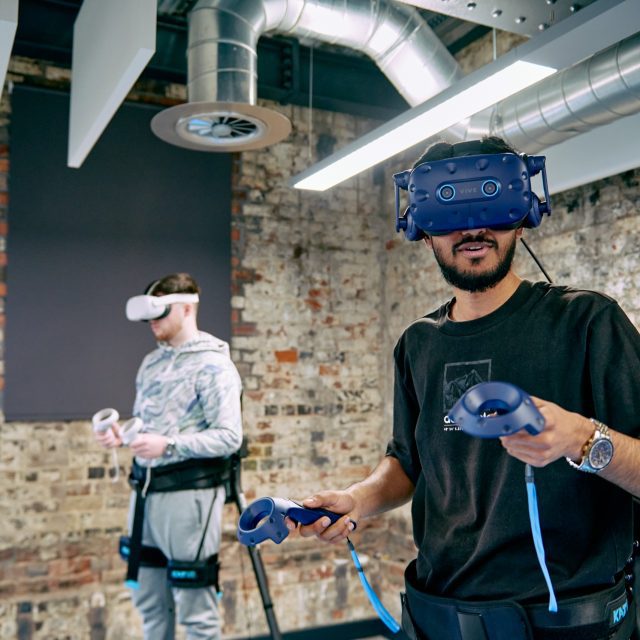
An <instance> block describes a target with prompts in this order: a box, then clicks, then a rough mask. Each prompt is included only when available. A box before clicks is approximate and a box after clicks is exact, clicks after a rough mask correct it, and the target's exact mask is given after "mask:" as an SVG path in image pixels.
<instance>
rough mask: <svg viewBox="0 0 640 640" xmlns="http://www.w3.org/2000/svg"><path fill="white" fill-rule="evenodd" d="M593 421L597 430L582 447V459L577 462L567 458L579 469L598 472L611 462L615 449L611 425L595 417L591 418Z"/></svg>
mask: <svg viewBox="0 0 640 640" xmlns="http://www.w3.org/2000/svg"><path fill="white" fill-rule="evenodd" d="M591 422H593V424H594V425H595V430H594V432H593V435H592V436H591V438H589V440H588V441H587V442H586V444H585V445H584V447H583V448H582V460H581V461H580V463H579V464H576V463H575V462H574V461H573V460H571V459H570V458H567V462H568V463H569V464H570V465H571V466H572V467H573V468H574V469H578V471H586V472H587V473H598V472H600V471H602V470H603V469H604V468H605V467H606V466H607V465H608V464H609V463H610V462H611V459H612V458H613V451H614V449H613V442H612V441H611V436H610V435H609V427H607V425H606V424H602V422H600V421H599V420H596V419H594V418H591Z"/></svg>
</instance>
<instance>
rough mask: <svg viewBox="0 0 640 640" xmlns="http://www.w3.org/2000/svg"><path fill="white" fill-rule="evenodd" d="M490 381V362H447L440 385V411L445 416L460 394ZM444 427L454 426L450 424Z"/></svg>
mask: <svg viewBox="0 0 640 640" xmlns="http://www.w3.org/2000/svg"><path fill="white" fill-rule="evenodd" d="M490 380H491V360H476V361H474V362H448V363H447V364H445V365H444V380H443V385H442V410H443V412H444V414H445V417H446V414H447V413H448V411H449V409H451V407H453V405H454V404H455V403H456V402H457V401H458V399H459V398H460V397H461V396H462V394H463V393H464V392H465V391H466V390H467V389H470V388H471V387H473V386H474V385H476V384H478V383H480V382H489V381H490ZM445 426H450V427H452V426H455V425H453V424H452V423H451V422H450V423H449V424H448V425H445Z"/></svg>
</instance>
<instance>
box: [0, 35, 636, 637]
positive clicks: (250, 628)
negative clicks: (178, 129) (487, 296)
mask: <svg viewBox="0 0 640 640" xmlns="http://www.w3.org/2000/svg"><path fill="white" fill-rule="evenodd" d="M499 42H500V41H499ZM487 46H488V45H487V42H485V46H484V48H483V49H482V51H483V52H484V53H483V55H486V47H487ZM478 55H479V54H478ZM473 56H476V53H473ZM478 59H479V58H478V57H474V58H473V61H472V62H466V63H465V64H466V65H467V67H469V68H471V67H472V66H474V65H475V66H477V65H478V64H479V63H478ZM9 79H10V80H11V81H13V82H23V81H24V82H30V83H32V84H42V85H46V86H55V87H60V88H64V87H66V86H67V85H68V79H69V74H68V70H64V69H58V68H56V67H52V66H49V65H47V64H45V63H43V62H34V61H29V60H21V59H13V60H12V61H11V66H10V73H9ZM131 99H135V100H141V101H149V102H157V103H161V104H167V105H170V104H174V103H176V102H181V101H183V100H184V99H185V91H184V87H182V86H179V85H163V84H161V83H150V82H144V83H139V84H138V85H137V87H136V90H135V91H134V92H133V93H132V95H131ZM276 108H278V109H281V110H282V111H283V112H284V113H285V114H286V115H288V116H289V117H290V118H291V119H292V121H293V122H294V131H293V133H292V135H291V137H290V138H289V139H287V140H286V141H284V142H282V143H280V144H278V145H275V146H273V147H271V148H269V149H267V150H259V151H253V152H247V153H244V154H242V155H241V156H237V157H236V158H235V161H234V168H233V184H232V189H233V205H232V206H233V210H232V270H233V273H232V278H233V279H232V314H233V317H232V332H233V338H232V352H233V358H234V361H235V362H236V364H237V366H238V368H239V370H240V372H241V375H242V378H243V381H244V385H245V395H244V419H245V428H246V431H247V435H248V436H249V438H250V443H251V445H250V446H251V449H250V456H249V458H248V459H246V460H245V462H244V465H243V487H244V489H245V492H246V496H247V498H248V500H252V499H253V498H255V497H259V496H262V495H280V496H288V497H292V498H298V497H303V496H305V495H307V494H309V493H311V492H313V491H316V490H318V489H321V488H333V487H342V486H346V485H348V484H350V483H351V482H353V481H355V480H358V479H360V478H361V477H362V476H364V475H365V474H366V473H367V472H368V471H370V470H371V469H372V468H373V466H374V465H375V464H376V462H377V460H378V459H379V456H380V455H381V453H382V452H383V451H384V447H385V444H386V440H387V438H388V435H389V431H390V424H391V423H390V420H391V376H392V368H391V351H392V348H393V344H394V342H395V340H396V339H397V338H398V336H399V334H400V332H401V331H402V329H403V328H404V327H405V326H406V325H407V324H408V323H409V322H411V321H412V320H413V319H414V318H417V317H419V316H421V315H423V314H424V313H426V312H428V311H430V310H431V309H433V308H434V307H435V306H437V305H438V304H440V303H441V302H442V301H443V300H445V299H446V298H447V297H448V295H449V294H448V290H447V287H446V286H445V285H444V283H443V282H442V278H441V277H440V274H439V272H438V270H437V267H436V266H435V263H434V261H433V259H432V257H431V256H430V253H429V251H428V250H426V248H425V246H424V245H423V243H410V242H408V241H406V240H404V239H403V238H402V237H401V236H399V235H397V234H396V233H395V230H394V221H393V204H392V199H393V197H392V188H391V186H392V183H391V179H390V176H391V173H392V172H393V171H394V170H398V169H400V168H402V169H404V168H406V167H407V166H409V164H410V162H411V160H412V158H413V156H415V153H414V152H410V153H408V154H406V156H405V158H404V159H401V160H396V161H394V163H393V166H386V167H383V170H381V171H370V172H367V173H365V174H363V175H361V176H359V177H357V178H353V179H351V180H349V181H347V182H346V183H344V184H343V185H340V186H339V187H337V188H335V189H333V190H331V191H330V192H329V193H328V194H313V193H308V192H297V191H294V190H292V189H290V188H289V187H288V186H287V179H288V178H289V177H290V176H291V175H293V174H295V173H297V172H298V171H300V170H301V169H303V168H304V167H305V166H306V165H307V164H308V160H307V156H308V152H309V146H310V147H311V152H312V155H313V156H314V157H316V156H317V152H316V148H317V146H318V144H319V143H320V142H322V144H323V145H324V144H325V143H326V142H335V144H336V147H339V146H342V145H344V144H345V143H346V142H348V141H349V140H352V139H354V138H356V137H358V136H359V135H361V134H362V133H363V132H364V131H366V130H368V129H369V128H371V127H372V126H373V124H374V123H372V122H369V121H364V122H362V121H358V120H356V119H355V118H351V117H347V116H344V115H340V114H332V113H326V112H320V111H315V112H314V114H313V131H312V132H309V131H308V130H307V127H308V112H307V111H306V110H305V109H301V108H297V107H276ZM9 124H10V99H9V96H8V93H7V91H6V90H5V92H4V94H3V98H2V103H1V106H0V256H4V255H5V247H4V240H5V237H6V230H7V203H8V198H9V197H10V190H9V177H10V140H9ZM310 133H311V145H309V134H310ZM381 178H382V180H381ZM639 208H640V172H639V171H637V170H636V171H633V172H628V173H626V174H624V175H622V176H616V177H614V178H610V179H607V180H603V181H600V182H598V183H596V184H591V185H587V186H585V187H581V188H579V189H575V190H572V191H570V192H566V193H564V194H561V195H559V196H557V197H556V198H555V199H554V211H553V216H552V217H551V218H550V219H546V220H545V221H544V223H543V225H542V226H541V227H540V228H539V229H538V230H533V231H531V232H528V233H527V237H528V239H529V241H530V244H531V245H532V247H533V248H534V250H535V251H536V252H537V253H538V255H539V257H540V258H541V259H542V261H543V262H544V264H545V266H546V268H547V269H548V270H549V271H550V273H551V274H552V276H553V277H554V279H556V280H557V281H558V282H562V283H565V284H574V285H577V286H586V287H591V288H597V289H601V290H604V291H607V292H609V293H611V294H612V295H614V296H615V297H617V298H618V299H619V300H620V302H621V304H622V306H623V308H625V310H627V311H628V312H629V313H630V315H631V316H632V317H633V318H634V319H635V320H636V322H637V321H638V320H639V319H640V254H639V252H638V249H637V247H638V246H640V244H639V242H638V237H639V235H640V216H639V215H638V213H639V211H638V210H639ZM9 222H10V221H9ZM518 253H519V255H518V258H517V261H518V262H517V265H518V270H519V272H520V273H521V275H523V276H525V277H531V278H536V279H537V278H539V277H540V275H539V273H538V272H537V268H536V267H535V265H534V264H533V262H532V261H531V259H530V258H529V257H528V256H527V255H526V254H525V253H524V251H523V250H522V249H519V252H518ZM0 260H2V264H0V266H2V269H3V270H4V259H3V258H1V257H0ZM9 268H10V265H9ZM3 276H4V271H2V272H0V300H4V295H5V291H4V288H3V285H2V283H3V282H4V281H5V280H4V277H3ZM0 314H2V315H1V316H0V317H3V314H4V309H3V308H2V309H0ZM9 339H11V336H10V335H9ZM3 342H4V340H1V341H0V347H1V344H2V343H3ZM0 362H1V359H0ZM0 366H1V365H0ZM1 373H2V372H1V371H0V374H1ZM120 465H121V466H122V469H123V473H124V469H125V468H126V466H127V465H128V459H127V457H126V454H120ZM111 466H112V460H111V457H110V455H109V454H107V453H104V452H102V451H101V450H99V449H98V448H97V447H96V446H95V445H94V443H93V439H92V437H91V434H90V431H89V424H88V422H73V423H47V424H40V423H38V424H35V423H28V424H26V423H12V424H0V506H1V507H2V509H1V513H2V514H3V526H2V527H1V528H0V637H2V638H14V637H16V638H21V639H30V638H33V639H40V638H50V639H54V638H67V637H68V638H91V640H98V639H100V638H109V639H111V638H113V639H116V638H117V639H118V640H120V639H129V638H131V639H134V638H140V637H141V633H140V624H139V620H138V617H137V614H136V613H135V611H134V610H133V609H132V607H131V604H130V601H129V594H128V592H127V591H126V590H125V589H124V587H123V586H122V578H123V567H122V564H121V563H120V561H119V559H118V557H117V555H116V552H115V541H116V539H117V536H118V535H119V534H120V533H121V532H122V531H123V527H124V524H125V515H126V505H127V489H126V485H125V482H124V479H123V478H122V477H121V478H120V479H119V480H118V482H115V483H114V482H111V478H110V476H109V473H110V469H111ZM236 520H237V513H236V512H235V509H234V508H233V507H232V506H230V505H229V506H227V508H226V512H225V525H224V537H223V546H222V560H223V573H222V587H223V590H224V593H225V595H224V598H223V610H224V618H225V636H226V637H229V638H232V637H244V636H249V635H254V636H255V635H259V634H260V633H264V632H265V631H266V624H265V619H264V614H263V611H262V604H261V602H260V598H259V594H258V591H257V589H256V586H255V580H254V577H253V573H252V570H251V564H250V561H249V557H248V555H247V553H246V551H245V550H244V549H243V548H242V547H240V546H239V545H238V544H237V542H236V540H235V523H236ZM353 539H354V542H355V544H356V546H357V548H358V551H359V552H360V553H361V555H362V557H363V560H364V561H365V567H366V570H367V574H368V577H369V579H370V581H371V582H372V584H373V586H374V587H375V588H376V590H377V591H378V592H379V593H380V594H381V595H382V597H383V601H384V603H385V605H386V606H387V607H388V608H389V609H390V610H391V611H392V613H394V615H396V616H397V615H398V609H399V607H398V596H397V594H398V590H399V588H400V585H401V583H402V571H403V569H404V565H405V564H406V562H407V561H408V560H409V559H411V557H412V556H413V554H414V549H413V543H412V541H411V533H410V519H409V510H408V508H407V507H405V508H403V509H399V510H397V511H395V512H394V513H392V514H388V515H387V516H385V517H379V518H375V519H372V520H371V521H368V522H363V523H361V524H360V527H359V528H358V531H357V533H356V535H354V537H353ZM261 550H262V557H263V560H264V562H265V565H266V568H267V572H268V576H269V581H270V587H271V595H272V597H273V600H274V603H275V610H276V615H277V617H278V621H279V623H280V626H281V628H282V629H284V630H287V629H294V628H302V627H307V626H318V625H324V624H330V623H335V622H342V621H347V620H357V619H361V618H369V617H372V616H373V612H372V610H371V608H370V606H369V604H368V603H367V601H366V599H365V596H364V594H363V591H362V589H361V587H360V585H359V582H358V578H357V576H356V575H355V572H354V570H353V567H352V566H351V564H350V561H349V558H348V555H347V553H346V549H345V548H343V547H342V546H340V547H337V548H336V547H325V546H322V545H317V544H315V543H314V542H313V541H309V540H300V539H297V538H291V539H290V540H287V541H286V542H285V543H284V544H282V545H278V546H276V545H273V544H270V543H269V544H265V545H263V546H262V547H261Z"/></svg>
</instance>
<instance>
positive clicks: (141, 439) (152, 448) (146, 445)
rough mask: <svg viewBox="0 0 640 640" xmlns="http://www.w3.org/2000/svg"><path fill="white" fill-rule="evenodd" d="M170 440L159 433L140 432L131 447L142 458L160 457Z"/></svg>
mask: <svg viewBox="0 0 640 640" xmlns="http://www.w3.org/2000/svg"><path fill="white" fill-rule="evenodd" d="M168 440H169V438H167V436H161V435H159V434H157V433H139V434H138V435H137V436H136V438H135V440H134V441H133V442H132V443H131V444H130V445H129V448H130V449H131V451H133V453H134V454H135V455H136V456H138V457H140V458H147V459H151V458H159V457H160V456H162V454H163V453H164V451H165V449H166V448H167V441H168Z"/></svg>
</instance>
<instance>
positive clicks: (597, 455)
mask: <svg viewBox="0 0 640 640" xmlns="http://www.w3.org/2000/svg"><path fill="white" fill-rule="evenodd" d="M612 457H613V443H612V442H611V440H609V439H608V438H600V439H599V440H596V441H595V442H594V443H593V446H592V447H591V451H589V464H590V465H591V466H592V467H593V468H594V469H604V468H605V467H606V466H607V465H608V464H609V463H610V462H611V458H612Z"/></svg>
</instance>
